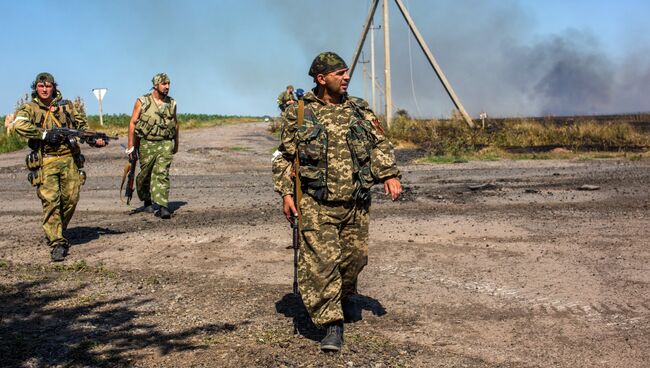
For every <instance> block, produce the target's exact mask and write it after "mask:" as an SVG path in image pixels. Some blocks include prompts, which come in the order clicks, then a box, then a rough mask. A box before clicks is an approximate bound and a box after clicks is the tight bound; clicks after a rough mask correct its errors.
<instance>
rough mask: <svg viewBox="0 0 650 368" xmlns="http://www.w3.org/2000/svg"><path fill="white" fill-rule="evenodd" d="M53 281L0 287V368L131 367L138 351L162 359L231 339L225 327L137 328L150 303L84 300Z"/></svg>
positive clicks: (228, 326)
mask: <svg viewBox="0 0 650 368" xmlns="http://www.w3.org/2000/svg"><path fill="white" fill-rule="evenodd" d="M51 282H52V281H50V280H39V281H30V282H18V283H15V284H0V318H1V320H0V357H2V364H1V365H2V366H4V367H18V366H35V367H44V366H47V367H49V366H55V365H56V366H59V365H61V366H66V367H69V366H84V367H85V366H110V367H127V366H132V364H133V361H134V360H132V359H137V358H139V357H141V356H142V355H143V354H144V352H143V349H147V350H149V351H150V350H151V349H157V350H158V353H160V354H161V355H167V354H169V353H172V352H178V351H186V350H193V349H203V348H206V346H204V345H203V344H200V343H193V342H191V341H190V340H193V341H195V340H196V339H192V337H195V336H197V335H198V336H201V335H205V334H218V333H230V332H232V331H235V330H236V329H237V326H236V325H233V324H228V323H219V324H206V325H203V326H198V327H194V328H190V329H186V330H183V331H175V332H165V331H161V329H160V328H159V327H158V326H157V325H155V324H150V323H143V322H139V321H138V319H139V318H141V317H147V316H149V315H152V314H153V313H154V312H147V311H142V310H143V309H146V308H143V306H144V305H145V304H147V303H148V302H149V300H134V298H131V297H123V298H116V299H110V300H106V299H104V298H102V297H101V295H99V296H93V295H92V294H91V295H83V294H82V290H81V289H82V288H84V286H83V285H82V286H79V287H77V288H67V289H65V290H57V287H56V286H54V285H48V284H50V283H51Z"/></svg>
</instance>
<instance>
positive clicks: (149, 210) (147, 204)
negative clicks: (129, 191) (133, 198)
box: [142, 200, 156, 213]
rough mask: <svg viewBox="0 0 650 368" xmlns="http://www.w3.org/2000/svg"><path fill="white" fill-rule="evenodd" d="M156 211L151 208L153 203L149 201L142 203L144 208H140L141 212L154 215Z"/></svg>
mask: <svg viewBox="0 0 650 368" xmlns="http://www.w3.org/2000/svg"><path fill="white" fill-rule="evenodd" d="M155 211H156V210H155V209H154V208H153V203H152V202H151V201H150V200H145V201H144V206H143V207H142V212H146V213H154V212H155Z"/></svg>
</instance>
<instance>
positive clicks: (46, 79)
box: [32, 72, 56, 89]
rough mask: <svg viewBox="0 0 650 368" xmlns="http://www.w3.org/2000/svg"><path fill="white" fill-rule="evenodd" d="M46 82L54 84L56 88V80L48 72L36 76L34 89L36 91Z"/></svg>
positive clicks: (33, 84)
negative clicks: (38, 85)
mask: <svg viewBox="0 0 650 368" xmlns="http://www.w3.org/2000/svg"><path fill="white" fill-rule="evenodd" d="M46 82H47V83H52V85H54V86H55V87H56V81H55V80H54V76H52V74H50V73H47V72H42V73H38V74H37V75H36V78H34V83H32V89H36V85H37V84H39V83H46Z"/></svg>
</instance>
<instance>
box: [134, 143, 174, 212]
mask: <svg viewBox="0 0 650 368" xmlns="http://www.w3.org/2000/svg"><path fill="white" fill-rule="evenodd" d="M173 150H174V141H173V140H164V141H148V140H146V139H141V140H140V145H139V147H138V159H139V160H140V172H139V173H138V176H137V178H136V187H137V191H138V197H139V198H140V200H141V201H148V200H150V201H152V202H154V203H156V204H158V205H159V206H162V207H167V206H168V200H169V167H170V166H171V164H172V158H173V157H174V155H173V153H172V152H173Z"/></svg>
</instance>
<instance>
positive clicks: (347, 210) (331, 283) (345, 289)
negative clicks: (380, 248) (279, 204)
mask: <svg viewBox="0 0 650 368" xmlns="http://www.w3.org/2000/svg"><path fill="white" fill-rule="evenodd" d="M369 207H370V201H367V202H365V203H355V202H326V203H319V202H317V201H316V200H315V199H314V198H312V197H311V196H309V195H304V196H303V197H302V201H301V202H300V211H301V214H302V224H301V225H302V228H301V235H302V236H301V243H300V257H299V260H298V284H299V287H300V293H301V295H302V300H303V303H304V304H305V307H306V308H307V311H308V312H309V315H310V316H311V319H312V321H313V322H314V323H315V324H316V325H318V326H323V325H326V324H328V323H331V322H337V321H342V320H343V309H342V307H341V300H342V298H344V297H346V296H349V295H352V294H355V293H356V288H357V278H358V276H359V273H360V272H361V270H363V268H364V267H365V266H366V264H368V223H369V216H368V210H369Z"/></svg>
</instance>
